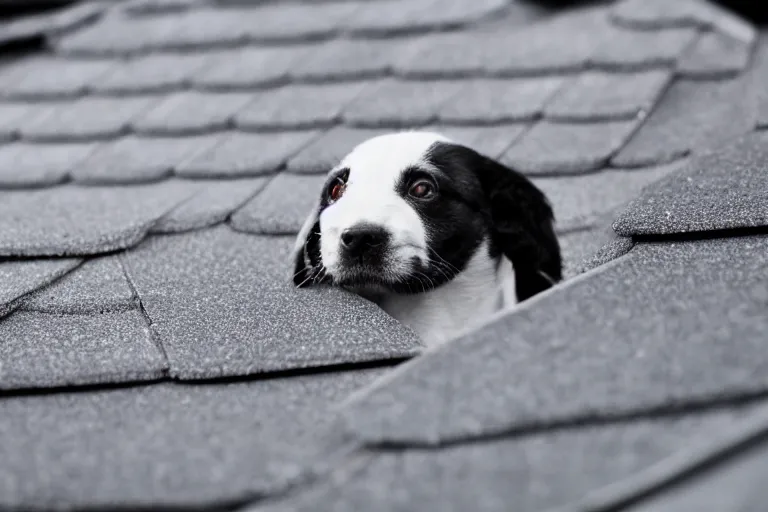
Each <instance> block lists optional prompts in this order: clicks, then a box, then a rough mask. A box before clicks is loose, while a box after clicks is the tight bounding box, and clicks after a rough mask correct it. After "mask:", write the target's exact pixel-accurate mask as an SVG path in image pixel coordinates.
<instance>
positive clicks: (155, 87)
mask: <svg viewBox="0 0 768 512" xmlns="http://www.w3.org/2000/svg"><path fill="white" fill-rule="evenodd" d="M211 58H212V57H211V55H210V54H208V53H165V54H163V53H161V54H149V55H141V56H137V57H134V58H132V59H130V60H128V61H126V62H125V63H124V64H122V65H120V66H115V67H114V68H113V69H112V71H111V72H109V73H107V74H106V75H103V76H102V77H100V79H99V80H97V81H95V82H93V83H92V84H91V86H90V90H91V91H93V92H96V93H100V94H137V93H148V92H164V91H168V90H172V89H179V88H182V87H186V86H189V85H190V84H191V82H192V77H193V76H194V75H195V73H198V72H200V70H201V69H204V68H205V66H206V63H207V62H208V60H209V59H211Z"/></svg>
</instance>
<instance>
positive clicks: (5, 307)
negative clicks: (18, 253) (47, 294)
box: [0, 258, 85, 321]
mask: <svg viewBox="0 0 768 512" xmlns="http://www.w3.org/2000/svg"><path fill="white" fill-rule="evenodd" d="M3 259H4V258H3ZM14 259H17V260H24V259H27V258H14ZM83 263H85V260H84V259H81V260H80V261H79V262H78V263H77V264H75V265H73V266H72V267H71V268H68V269H66V270H64V271H62V272H61V273H57V274H56V275H54V278H53V279H51V280H50V281H47V282H46V283H43V284H42V285H40V286H39V287H37V288H35V289H34V290H30V291H28V292H26V293H24V294H22V295H19V296H18V297H16V298H14V299H12V300H11V301H10V302H8V303H6V304H0V321H2V319H3V317H6V316H8V315H10V314H11V313H13V312H14V311H16V310H18V309H22V308H23V307H24V303H25V302H26V300H27V299H28V298H29V297H31V296H32V294H34V293H37V292H39V291H40V290H44V289H45V288H48V287H49V286H52V285H53V284H55V283H56V282H58V281H60V280H61V279H63V278H64V277H65V276H67V275H68V274H69V273H70V272H73V271H75V270H77V269H78V268H80V267H81V266H82V265H83Z"/></svg>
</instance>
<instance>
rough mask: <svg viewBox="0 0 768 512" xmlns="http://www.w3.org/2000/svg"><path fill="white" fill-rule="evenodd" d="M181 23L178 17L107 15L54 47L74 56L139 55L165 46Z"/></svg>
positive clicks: (60, 52)
mask: <svg viewBox="0 0 768 512" xmlns="http://www.w3.org/2000/svg"><path fill="white" fill-rule="evenodd" d="M177 21H178V17H177V16H141V17H136V18H130V17H124V16H105V17H103V18H102V19H101V20H100V21H99V22H98V23H95V24H93V25H91V26H90V27H86V28H84V29H82V30H78V31H77V32H74V33H71V34H67V35H65V36H64V37H61V38H58V39H56V40H55V41H53V45H54V47H55V50H56V52H57V53H59V54H62V55H70V56H80V55H83V56H89V57H91V56H106V55H127V54H131V53H139V52H144V51H147V50H150V49H152V48H155V47H158V46H162V44H163V43H164V42H165V41H167V40H168V39H169V38H170V37H172V36H173V33H174V31H176V30H177V29H178V28H179V27H178V25H177V23H176V22H177ZM136 34H141V37H136Z"/></svg>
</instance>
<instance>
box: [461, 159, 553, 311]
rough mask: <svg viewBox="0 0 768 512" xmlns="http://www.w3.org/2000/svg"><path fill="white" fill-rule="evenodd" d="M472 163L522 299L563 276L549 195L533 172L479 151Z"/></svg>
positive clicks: (498, 243) (495, 239)
mask: <svg viewBox="0 0 768 512" xmlns="http://www.w3.org/2000/svg"><path fill="white" fill-rule="evenodd" d="M475 155H476V156H475V157H474V158H473V160H474V162H473V167H474V170H475V173H476V174H477V176H478V178H479V180H480V184H481V186H482V188H483V191H484V193H485V195H486V197H487V198H488V202H489V203H488V204H489V210H490V211H489V214H490V217H491V223H492V225H493V242H494V245H496V246H497V247H498V248H499V249H500V250H501V252H503V253H504V255H505V256H506V257H507V258H508V259H509V260H510V261H512V265H513V266H514V269H515V282H516V284H515V286H516V292H517V299H518V301H523V300H526V299H528V298H530V297H532V296H534V295H536V294H537V293H540V292H542V291H544V290H546V289H548V288H550V287H552V286H553V285H554V284H555V283H557V282H558V281H561V280H562V256H561V254H560V244H559V242H558V240H557V236H556V235H555V231H554V213H553V211H552V207H551V206H550V204H549V201H548V199H547V197H546V196H545V194H544V192H542V191H541V190H540V189H539V188H538V187H536V185H534V184H533V183H532V182H531V181H530V180H529V179H528V178H526V177H525V176H523V175H522V174H520V173H519V172H517V171H514V170H512V169H510V168H509V167H506V166H505V165H502V164H501V163H499V162H497V161H495V160H493V159H491V158H489V157H487V156H485V155H481V154H479V153H475Z"/></svg>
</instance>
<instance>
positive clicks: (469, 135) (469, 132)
mask: <svg viewBox="0 0 768 512" xmlns="http://www.w3.org/2000/svg"><path fill="white" fill-rule="evenodd" d="M527 128H528V125H527V124H524V123H516V124H502V125H498V126H455V125H454V126H446V125H435V126H427V127H425V128H424V130H427V131H433V132H437V133H442V134H443V135H445V136H446V137H448V138H449V139H452V140H454V141H456V142H457V143H459V144H463V145H465V146H468V147H470V148H472V149H474V150H475V151H479V152H480V153H483V154H484V155H487V156H489V157H491V158H494V159H497V158H499V157H500V156H501V155H502V153H504V151H505V150H506V149H507V148H508V147H510V146H511V145H512V144H513V143H514V142H515V141H516V140H517V139H518V138H519V137H520V136H521V135H522V134H523V133H525V130H526V129H527Z"/></svg>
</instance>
